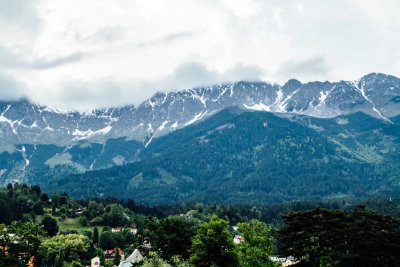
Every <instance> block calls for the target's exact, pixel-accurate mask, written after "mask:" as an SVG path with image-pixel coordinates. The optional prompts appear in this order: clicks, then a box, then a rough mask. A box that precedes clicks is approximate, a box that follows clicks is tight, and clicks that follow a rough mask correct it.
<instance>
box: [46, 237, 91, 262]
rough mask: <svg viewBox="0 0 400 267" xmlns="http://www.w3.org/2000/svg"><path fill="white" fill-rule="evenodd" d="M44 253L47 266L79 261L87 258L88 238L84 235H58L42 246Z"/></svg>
mask: <svg viewBox="0 0 400 267" xmlns="http://www.w3.org/2000/svg"><path fill="white" fill-rule="evenodd" d="M42 246H43V248H44V250H45V252H46V263H47V265H48V266H53V265H57V263H62V262H63V261H67V262H72V261H78V262H79V261H80V260H81V259H85V258H87V257H88V251H89V246H90V244H89V238H88V237H87V236H84V235H78V234H69V235H59V236H54V237H52V238H50V239H47V240H45V241H44V242H43V244H42Z"/></svg>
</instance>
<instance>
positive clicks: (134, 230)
mask: <svg viewBox="0 0 400 267" xmlns="http://www.w3.org/2000/svg"><path fill="white" fill-rule="evenodd" d="M128 229H129V231H131V233H132V234H134V235H136V233H137V229H136V228H128ZM123 230H124V228H123V227H116V228H112V229H111V232H112V233H116V232H121V231H123Z"/></svg>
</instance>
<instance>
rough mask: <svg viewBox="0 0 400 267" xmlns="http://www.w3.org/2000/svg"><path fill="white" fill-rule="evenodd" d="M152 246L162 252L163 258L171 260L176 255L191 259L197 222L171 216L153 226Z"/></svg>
mask: <svg viewBox="0 0 400 267" xmlns="http://www.w3.org/2000/svg"><path fill="white" fill-rule="evenodd" d="M151 228H152V229H153V233H151V234H150V236H149V238H150V237H152V239H151V244H152V246H154V247H156V248H157V249H159V250H160V253H161V257H162V258H164V259H166V260H169V259H171V257H172V256H174V255H179V256H181V257H182V258H184V259H188V258H189V255H190V254H189V251H190V248H191V245H192V238H193V236H194V235H195V233H196V222H195V221H193V220H190V219H186V218H183V217H180V216H170V217H168V218H165V219H162V220H160V221H158V222H157V223H154V225H152V226H151Z"/></svg>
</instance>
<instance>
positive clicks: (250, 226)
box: [237, 220, 274, 267]
mask: <svg viewBox="0 0 400 267" xmlns="http://www.w3.org/2000/svg"><path fill="white" fill-rule="evenodd" d="M238 226H239V231H240V232H241V233H242V237H243V241H242V242H240V243H239V244H238V245H237V246H238V251H239V253H238V255H239V259H240V265H241V266H249V267H252V266H254V267H256V266H274V263H273V262H272V261H271V260H270V258H269V256H270V255H271V253H272V252H273V243H274V238H273V237H272V236H271V228H270V227H267V226H266V225H265V224H264V223H262V222H260V221H258V220H252V221H251V222H250V223H239V224H238Z"/></svg>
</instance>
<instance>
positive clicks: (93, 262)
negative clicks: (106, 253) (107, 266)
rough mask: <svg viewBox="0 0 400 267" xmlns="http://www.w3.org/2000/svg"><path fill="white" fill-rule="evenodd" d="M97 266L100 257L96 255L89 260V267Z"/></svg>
mask: <svg viewBox="0 0 400 267" xmlns="http://www.w3.org/2000/svg"><path fill="white" fill-rule="evenodd" d="M99 266H100V258H99V257H98V256H96V257H94V258H93V259H91V260H90V267H99Z"/></svg>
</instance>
